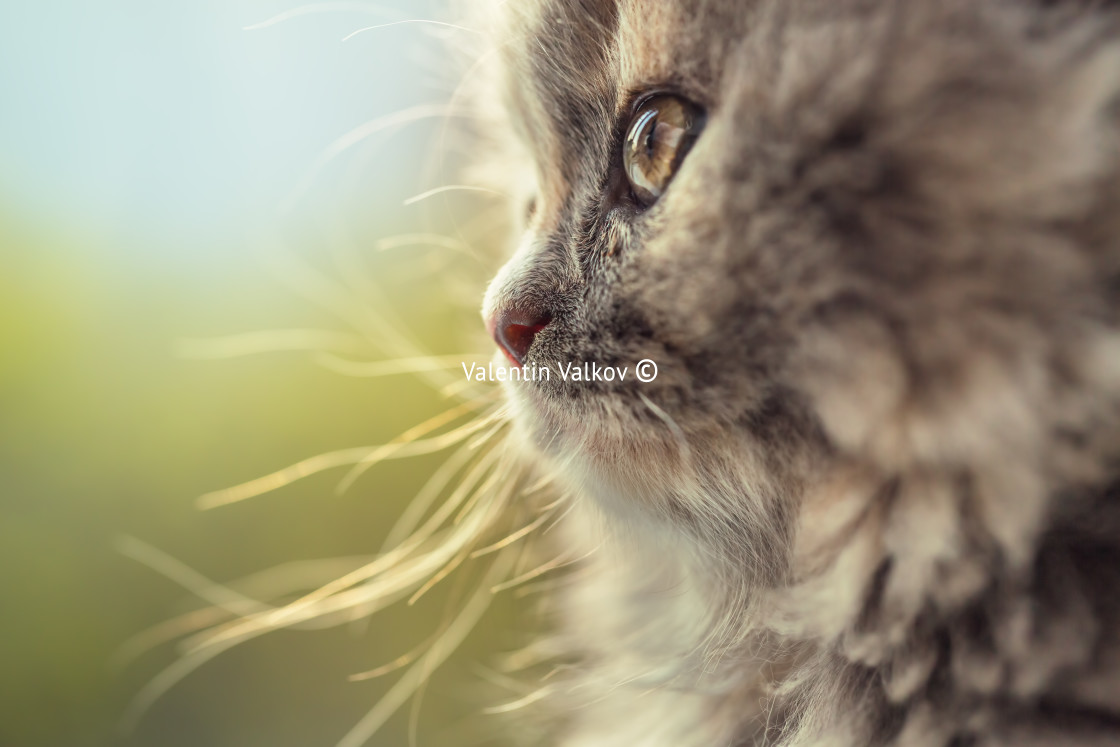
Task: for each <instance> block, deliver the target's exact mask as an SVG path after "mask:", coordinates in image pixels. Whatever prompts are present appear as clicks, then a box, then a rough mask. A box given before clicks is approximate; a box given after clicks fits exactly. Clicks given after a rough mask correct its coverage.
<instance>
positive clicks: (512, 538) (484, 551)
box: [471, 514, 552, 559]
mask: <svg viewBox="0 0 1120 747" xmlns="http://www.w3.org/2000/svg"><path fill="white" fill-rule="evenodd" d="M551 516H552V514H541V515H540V516H538V517H537V518H536V519H535V520H533V521H532V522H531V523H529V524H527V525H526V526H523V527H522V528H520V529H518V530H517V531H516V532H514V533H513V534H510V535H508V536H507V537H505V538H504V539H501V540H499V541H497V542H495V543H494V544H492V545H487V546H486V547H483V548H480V549H478V550H475V551H474V552H472V553H471V558H472V559H473V558H480V557H482V556H483V555H489V554H490V553H492V552H494V551H495V550H501V549H502V548H503V547H508V546H509V545H512V544H513V543H514V542H516V541H517V540H519V539H521V538H522V537H524V536H526V535H527V534H530V533H531V532H532V531H533V530H534V529H536V528H537V527H539V526H540V525H541V524H543V523H544V522H545V521H547V520H548V519H549V517H551Z"/></svg>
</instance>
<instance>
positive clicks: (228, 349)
mask: <svg viewBox="0 0 1120 747" xmlns="http://www.w3.org/2000/svg"><path fill="white" fill-rule="evenodd" d="M306 350H315V351H328V350H331V351H335V352H346V353H358V352H361V351H365V350H369V343H367V342H366V341H365V340H363V339H362V338H361V337H358V336H357V335H352V334H349V333H346V332H337V331H333V330H324V329H273V330H261V331H259V332H244V333H242V334H237V335H226V336H223V337H212V338H206V339H183V340H178V341H177V342H176V343H175V354H176V355H177V356H178V357H180V358H189V359H193V360H220V359H224V358H239V357H242V356H248V355H257V354H259V353H279V352H293V351H306Z"/></svg>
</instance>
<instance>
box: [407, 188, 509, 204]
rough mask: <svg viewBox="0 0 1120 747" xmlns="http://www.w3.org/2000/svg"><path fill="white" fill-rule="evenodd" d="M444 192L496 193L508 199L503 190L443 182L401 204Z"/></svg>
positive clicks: (413, 202) (415, 201) (418, 200)
mask: <svg viewBox="0 0 1120 747" xmlns="http://www.w3.org/2000/svg"><path fill="white" fill-rule="evenodd" d="M444 192H484V193H486V194H491V195H497V196H498V197H505V198H507V199H509V195H508V194H506V193H505V192H499V191H498V190H496V189H490V188H489V187H477V186H474V185H471V184H445V185H444V186H442V187H436V188H435V189H429V190H428V191H426V192H421V193H420V194H418V195H413V196H412V197H409V198H408V199H407V200H405V201H404V202H403V203H402V204H404V205H413V204H415V203H417V202H420V201H421V200H426V199H428V198H429V197H435V196H436V195H440V194H443V193H444Z"/></svg>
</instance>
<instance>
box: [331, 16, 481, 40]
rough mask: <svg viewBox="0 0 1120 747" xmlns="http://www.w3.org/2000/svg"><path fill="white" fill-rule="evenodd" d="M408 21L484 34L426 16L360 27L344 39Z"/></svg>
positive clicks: (343, 38)
mask: <svg viewBox="0 0 1120 747" xmlns="http://www.w3.org/2000/svg"><path fill="white" fill-rule="evenodd" d="M406 23H422V24H428V25H431V26H443V27H445V28H449V29H455V30H456V31H466V32H467V33H470V34H480V35H481V34H482V32H481V31H479V30H478V29H469V28H467V27H466V26H459V25H458V24H454V23H444V22H443V21H432V20H429V19H426V18H412V19H409V20H407V21H392V22H390V23H379V24H377V25H375V26H366V27H364V28H360V29H358V30H357V31H351V32H350V33H349V34H347V35H346V36H344V37H342V41H344V42H345V41H350V40H351V39H353V38H354V37H355V36H357V35H358V34H364V33H365V32H367V31H373V30H375V29H384V28H389V27H390V26H400V25H402V24H406Z"/></svg>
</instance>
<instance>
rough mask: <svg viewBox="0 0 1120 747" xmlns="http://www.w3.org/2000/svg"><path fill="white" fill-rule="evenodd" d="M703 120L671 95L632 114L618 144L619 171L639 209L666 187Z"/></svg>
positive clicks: (691, 106) (694, 108)
mask: <svg viewBox="0 0 1120 747" xmlns="http://www.w3.org/2000/svg"><path fill="white" fill-rule="evenodd" d="M705 120H706V117H705V115H704V110H703V109H701V108H700V107H699V106H697V105H696V104H693V103H692V102H691V101H688V100H686V99H683V98H681V97H680V96H674V95H672V94H661V95H658V96H653V97H651V98H649V99H647V100H646V101H644V102H643V103H642V105H641V106H639V107H638V109H637V111H635V112H634V116H633V117H632V118H631V119H630V126H629V127H628V128H627V132H626V140H625V141H624V142H623V144H622V168H623V170H624V171H625V172H626V178H627V179H629V180H630V189H631V191H632V192H633V193H634V197H635V198H636V199H637V200H638V202H640V203H641V204H642V205H643V206H647V207H648V206H649V205H652V204H653V203H654V202H655V201H656V200H657V198H658V197H660V196H661V193H662V192H664V191H665V188H666V187H667V186H669V181H670V180H671V179H672V178H673V175H674V174H675V173H676V172H677V169H678V168H679V167H680V165H681V162H682V161H683V160H684V157H685V155H687V154H688V151H689V149H690V148H691V147H692V144H693V143H695V142H696V138H697V137H699V135H700V131H701V130H703V129H704V122H705Z"/></svg>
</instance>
